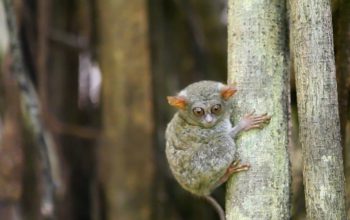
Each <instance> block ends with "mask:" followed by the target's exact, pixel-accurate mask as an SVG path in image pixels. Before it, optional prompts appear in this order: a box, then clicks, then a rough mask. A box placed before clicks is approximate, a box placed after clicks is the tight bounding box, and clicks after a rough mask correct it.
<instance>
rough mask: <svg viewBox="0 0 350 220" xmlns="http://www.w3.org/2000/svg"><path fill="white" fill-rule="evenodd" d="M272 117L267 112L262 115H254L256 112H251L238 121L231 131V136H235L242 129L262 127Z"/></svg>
mask: <svg viewBox="0 0 350 220" xmlns="http://www.w3.org/2000/svg"><path fill="white" fill-rule="evenodd" d="M270 119H271V116H269V115H267V113H265V114H262V115H254V112H251V113H249V114H247V115H245V116H244V117H243V119H242V120H241V121H240V122H238V124H237V125H236V126H234V127H233V128H232V129H231V131H230V136H231V137H232V138H235V137H236V136H237V134H238V133H239V132H241V131H248V130H250V129H254V128H262V127H263V126H264V124H265V123H268V122H269V121H270Z"/></svg>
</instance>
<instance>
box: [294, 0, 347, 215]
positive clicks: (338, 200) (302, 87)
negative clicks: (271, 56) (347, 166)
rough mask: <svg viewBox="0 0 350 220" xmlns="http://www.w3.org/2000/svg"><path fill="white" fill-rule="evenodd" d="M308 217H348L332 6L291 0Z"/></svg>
mask: <svg viewBox="0 0 350 220" xmlns="http://www.w3.org/2000/svg"><path fill="white" fill-rule="evenodd" d="M290 11H291V46H292V52H293V58H294V69H295V74H296V88H297V101H298V113H299V126H300V141H301V144H302V148H303V155H304V157H303V159H304V171H303V173H304V184H305V198H306V211H307V217H308V219H346V214H345V198H344V197H345V192H344V174H343V159H342V149H341V139H340V129H339V114H338V99H337V86H336V78H335V65H334V52H333V30H332V21H331V7H330V3H329V1H328V0H321V1H316V0H300V1H290Z"/></svg>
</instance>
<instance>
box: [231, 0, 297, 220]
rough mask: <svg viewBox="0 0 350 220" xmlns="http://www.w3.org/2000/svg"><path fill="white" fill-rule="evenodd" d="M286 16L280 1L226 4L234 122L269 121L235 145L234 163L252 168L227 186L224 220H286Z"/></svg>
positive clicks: (287, 172)
mask: <svg viewBox="0 0 350 220" xmlns="http://www.w3.org/2000/svg"><path fill="white" fill-rule="evenodd" d="M285 15H286V5H285V2H284V1H278V0H274V1H266V0H250V1H233V0H231V1H229V14H228V83H229V84H236V87H237V89H238V92H237V95H236V97H235V98H234V99H235V101H234V105H233V108H234V114H233V121H234V123H237V122H238V121H239V120H240V119H241V118H242V117H243V115H245V114H247V113H249V112H252V111H255V113H256V114H261V113H265V112H266V113H268V114H269V115H271V116H272V119H271V122H270V124H269V125H267V126H266V127H264V128H262V129H261V130H252V131H249V132H244V133H243V134H242V135H241V136H240V137H239V138H238V140H237V147H238V154H239V157H240V159H241V161H242V163H249V164H250V165H251V168H250V169H249V170H248V171H247V172H242V173H239V174H237V175H233V177H232V178H231V179H230V180H229V182H228V189H227V195H226V217H227V219H228V220H233V219H240V220H241V219H289V218H290V183H291V179H290V168H289V159H288V153H287V146H288V103H289V102H288V98H289V84H288V82H289V77H288V68H287V67H288V62H287V58H286V46H287V45H286V28H285V27H286V21H285Z"/></svg>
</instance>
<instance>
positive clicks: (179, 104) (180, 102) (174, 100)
mask: <svg viewBox="0 0 350 220" xmlns="http://www.w3.org/2000/svg"><path fill="white" fill-rule="evenodd" d="M167 99H168V103H169V104H170V105H171V106H173V107H175V108H178V109H182V110H184V109H185V108H186V106H187V101H186V99H185V98H184V97H182V96H168V97H167Z"/></svg>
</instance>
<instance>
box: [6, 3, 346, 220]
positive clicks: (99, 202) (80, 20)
mask: <svg viewBox="0 0 350 220" xmlns="http://www.w3.org/2000/svg"><path fill="white" fill-rule="evenodd" d="M248 3H249V2H248ZM332 3H333V4H332V7H333V27H334V42H335V56H336V69H337V79H338V99H339V111H340V122H341V123H340V124H341V129H342V130H341V131H342V144H343V146H344V148H343V149H344V150H343V154H344V164H345V177H346V180H347V184H346V186H347V189H349V188H350V184H349V181H348V180H349V178H350V177H349V173H350V171H349V170H350V169H349V164H350V159H349V158H350V157H349V152H350V151H349V146H350V145H349V143H350V141H349V140H350V139H349V137H350V136H349V135H348V133H349V132H350V129H349V126H348V124H349V123H347V122H348V114H349V109H348V99H349V67H350V65H349V45H350V44H349V41H350V39H349V36H350V35H349V30H350V29H349V28H350V27H349V26H350V17H349V10H350V4H349V2H348V1H346V0H338V1H332ZM289 7H290V6H289ZM255 10H258V9H255ZM288 10H290V8H288ZM286 14H288V13H286ZM285 16H286V19H287V21H289V20H290V19H289V18H288V17H287V16H288V15H285ZM233 19H234V18H233ZM261 19H264V18H261ZM289 22H290V21H289ZM286 23H288V22H286ZM247 25H248V24H247ZM272 25H273V24H272ZM286 25H287V24H286ZM287 29H288V28H287ZM268 31H269V30H268ZM286 34H288V33H286ZM285 37H287V38H288V36H287V35H286V36H285ZM287 43H288V42H287ZM227 48H228V46H227V1H226V0H135V1H126V0H99V1H97V0H2V1H1V4H0V63H1V68H0V219H9V220H12V219H35V220H36V219H65V220H66V219H67V220H70V219H72V220H73V219H84V220H85V219H87V220H89V219H91V220H99V219H102V220H104V219H106V220H107V219H108V220H112V219H113V220H114V219H122V220H124V219H137V220H138V219H155V220H157V219H159V220H162V219H173V220H180V219H203V220H209V219H217V218H218V216H217V214H216V213H215V212H214V210H213V208H212V207H210V206H209V205H208V204H207V203H206V202H205V201H204V200H202V199H201V198H197V197H194V196H192V195H191V194H189V193H188V192H186V191H184V190H183V189H181V187H180V186H178V184H177V183H176V182H175V181H174V179H173V177H172V175H171V173H170V170H169V168H168V165H167V162H166V159H165V155H164V148H165V143H164V131H165V127H166V124H167V122H168V121H169V120H170V118H171V117H172V114H173V113H174V112H173V111H172V110H171V108H170V107H168V105H167V103H166V99H165V97H166V96H167V95H171V94H175V93H176V92H177V91H179V90H180V89H181V88H183V87H185V86H186V85H188V84H189V83H192V82H194V81H198V80H202V79H207V80H208V79H209V80H217V81H222V82H226V81H227ZM232 50H235V48H232ZM292 62H293V60H292ZM290 67H291V70H290V72H292V73H293V72H294V70H293V65H290ZM294 84H295V83H294V75H293V74H292V75H291V110H292V111H291V119H290V122H291V123H290V124H291V125H292V129H290V130H291V134H290V136H291V141H290V144H289V146H288V150H289V156H290V160H291V170H292V172H291V174H292V187H291V188H292V201H291V204H290V205H291V216H292V218H293V219H304V218H305V200H304V197H305V194H304V188H303V179H302V168H303V166H302V160H301V159H302V153H301V147H300V143H299V137H298V115H297V110H296V108H297V107H296V95H295V85H294ZM250 101H251V102H254V101H252V100H250ZM224 188H225V186H222V187H220V188H219V189H217V190H216V191H215V192H214V195H213V196H214V197H215V198H216V199H217V200H218V201H219V203H221V205H222V206H224V197H225V195H224V194H225V190H224ZM349 191H350V190H347V193H349ZM241 199H242V198H241ZM242 200H243V201H244V198H243V199H242ZM349 201H350V200H349V199H348V200H347V204H349ZM347 207H348V209H347V210H349V205H347Z"/></svg>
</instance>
